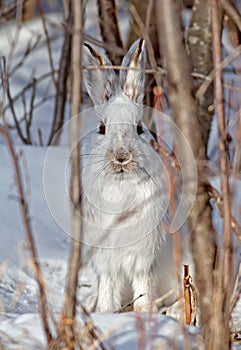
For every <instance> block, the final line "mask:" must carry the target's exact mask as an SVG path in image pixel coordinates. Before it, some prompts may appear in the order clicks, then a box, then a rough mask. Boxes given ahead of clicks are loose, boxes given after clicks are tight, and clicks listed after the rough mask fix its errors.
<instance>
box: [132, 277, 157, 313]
mask: <svg viewBox="0 0 241 350" xmlns="http://www.w3.org/2000/svg"><path fill="white" fill-rule="evenodd" d="M133 289H134V299H136V301H135V302H134V307H133V308H134V311H137V312H158V308H157V305H156V303H155V299H156V298H157V295H156V286H155V280H154V279H153V278H152V277H150V276H146V275H144V274H143V275H142V276H141V277H140V276H138V277H137V278H135V279H134V282H133Z"/></svg>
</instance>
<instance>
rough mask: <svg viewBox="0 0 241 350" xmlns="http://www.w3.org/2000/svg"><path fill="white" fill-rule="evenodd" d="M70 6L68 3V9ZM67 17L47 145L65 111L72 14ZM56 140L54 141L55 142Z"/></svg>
mask: <svg viewBox="0 0 241 350" xmlns="http://www.w3.org/2000/svg"><path fill="white" fill-rule="evenodd" d="M70 6H71V4H70V3H69V7H70ZM68 13H69V15H68V18H67V20H66V21H67V22H66V23H67V28H66V30H65V35H64V43H63V47H62V53H61V58H60V65H59V72H58V81H57V96H56V100H55V108H54V118H53V124H52V128H51V132H50V136H49V140H48V144H49V145H50V144H51V142H52V140H53V138H54V137H55V136H56V134H57V133H58V131H59V130H60V129H61V127H62V125H63V122H64V111H65V103H66V99H67V82H68V75H69V69H70V65H69V61H70V57H71V38H72V34H71V31H70V30H69V28H70V27H71V26H72V24H73V19H72V17H73V16H72V12H71V11H70V10H69V11H68ZM56 141H57V140H55V142H56Z"/></svg>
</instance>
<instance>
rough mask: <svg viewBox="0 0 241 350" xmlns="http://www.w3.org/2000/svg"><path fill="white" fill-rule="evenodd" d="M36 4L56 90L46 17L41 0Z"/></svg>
mask: <svg viewBox="0 0 241 350" xmlns="http://www.w3.org/2000/svg"><path fill="white" fill-rule="evenodd" d="M38 5H39V12H40V17H41V20H42V24H43V30H44V34H45V37H46V46H47V50H48V56H49V65H50V69H51V76H52V80H53V83H54V86H55V89H56V90H57V81H56V79H55V75H54V73H55V69H54V62H53V56H52V50H51V42H50V38H49V33H48V29H47V25H46V19H45V15H44V9H43V3H42V0H38Z"/></svg>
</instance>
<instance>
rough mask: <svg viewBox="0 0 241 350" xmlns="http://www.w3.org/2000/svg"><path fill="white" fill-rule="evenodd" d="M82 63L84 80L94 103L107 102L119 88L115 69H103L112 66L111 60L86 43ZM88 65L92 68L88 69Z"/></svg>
mask: <svg viewBox="0 0 241 350" xmlns="http://www.w3.org/2000/svg"><path fill="white" fill-rule="evenodd" d="M82 64H83V81H84V84H85V87H86V90H87V92H88V94H89V96H90V98H91V99H92V101H93V103H94V105H95V106H96V105H100V104H103V103H105V102H107V101H108V100H109V99H110V98H111V96H113V95H115V93H116V90H117V76H116V74H115V72H114V70H113V69H112V68H109V69H103V68H104V67H106V66H111V62H110V61H109V59H108V58H107V57H106V56H105V55H101V54H100V53H99V52H97V51H95V50H94V49H93V48H92V47H91V46H90V45H88V44H84V45H83V49H82ZM88 66H92V68H91V67H90V68H89V69H88ZM94 67H95V68H94ZM101 67H103V68H101Z"/></svg>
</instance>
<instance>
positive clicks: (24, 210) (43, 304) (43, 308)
mask: <svg viewBox="0 0 241 350" xmlns="http://www.w3.org/2000/svg"><path fill="white" fill-rule="evenodd" d="M3 120H4V116H3ZM3 131H4V132H3ZM0 132H3V136H4V137H5V139H6V142H7V146H8V149H9V153H10V156H11V158H12V164H13V167H14V173H15V179H16V184H17V190H18V196H19V203H20V209H21V214H22V218H23V223H24V227H25V232H26V236H27V242H28V244H29V250H30V252H31V255H32V259H33V260H32V261H33V266H34V273H35V276H36V280H37V283H38V287H39V293H40V297H39V302H40V312H41V318H42V323H43V327H44V331H45V335H46V338H47V342H48V344H49V343H50V342H51V340H52V336H51V332H50V329H49V325H48V310H47V298H46V294H45V284H44V279H43V275H42V271H41V267H40V263H39V261H38V253H37V250H36V247H35V242H34V238H33V233H32V228H31V225H30V220H29V210H28V203H27V201H26V199H25V194H24V186H23V180H22V175H21V170H20V165H19V159H18V156H17V154H16V152H15V149H14V146H13V142H12V140H11V137H10V134H9V131H8V128H7V127H5V128H4V129H0Z"/></svg>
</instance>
